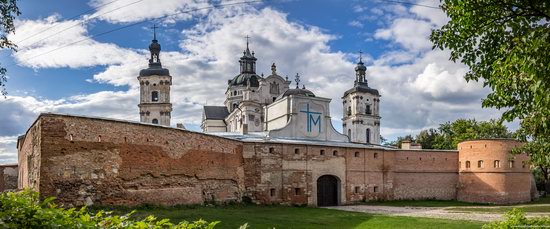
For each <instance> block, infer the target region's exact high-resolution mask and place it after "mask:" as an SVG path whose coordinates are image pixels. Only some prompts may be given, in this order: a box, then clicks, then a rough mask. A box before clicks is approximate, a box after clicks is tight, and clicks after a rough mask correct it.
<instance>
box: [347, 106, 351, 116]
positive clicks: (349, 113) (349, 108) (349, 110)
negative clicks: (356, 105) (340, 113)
mask: <svg viewBox="0 0 550 229" xmlns="http://www.w3.org/2000/svg"><path fill="white" fill-rule="evenodd" d="M350 115H351V107H348V116H350Z"/></svg>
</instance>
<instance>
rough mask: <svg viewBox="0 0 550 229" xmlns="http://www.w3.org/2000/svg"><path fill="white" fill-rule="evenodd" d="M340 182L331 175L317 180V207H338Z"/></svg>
mask: <svg viewBox="0 0 550 229" xmlns="http://www.w3.org/2000/svg"><path fill="white" fill-rule="evenodd" d="M339 194H340V180H339V179H338V177H336V176H333V175H323V176H320V177H319V178H318V179H317V206H336V205H338V203H339V202H340V201H339V196H340V195H339Z"/></svg>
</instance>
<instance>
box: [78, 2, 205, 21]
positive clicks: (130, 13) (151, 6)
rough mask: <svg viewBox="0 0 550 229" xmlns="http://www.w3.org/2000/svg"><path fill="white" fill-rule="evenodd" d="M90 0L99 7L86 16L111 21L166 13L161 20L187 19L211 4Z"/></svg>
mask: <svg viewBox="0 0 550 229" xmlns="http://www.w3.org/2000/svg"><path fill="white" fill-rule="evenodd" d="M110 2H113V1H112V0H92V1H91V2H90V6H92V7H100V8H99V10H98V11H96V12H95V13H94V14H92V15H89V16H87V17H86V18H98V19H101V20H105V21H108V22H111V23H127V22H135V21H143V20H147V19H155V18H160V17H164V16H167V15H174V16H170V17H166V18H163V20H162V21H163V22H175V21H179V20H189V19H191V18H192V16H202V15H206V14H207V13H208V10H207V9H204V10H200V9H203V8H207V7H210V6H212V5H211V4H210V3H208V1H202V0H162V1H159V0H119V1H116V2H113V3H110Z"/></svg>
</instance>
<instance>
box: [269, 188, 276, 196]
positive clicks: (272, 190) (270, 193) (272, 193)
mask: <svg viewBox="0 0 550 229" xmlns="http://www.w3.org/2000/svg"><path fill="white" fill-rule="evenodd" d="M269 196H275V189H274V188H272V189H269Z"/></svg>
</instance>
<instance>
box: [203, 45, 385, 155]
mask: <svg viewBox="0 0 550 229" xmlns="http://www.w3.org/2000/svg"><path fill="white" fill-rule="evenodd" d="M256 61H257V58H256V57H255V54H254V52H251V51H250V48H249V44H248V41H247V44H246V49H245V50H244V51H243V56H242V57H241V58H240V60H239V64H240V73H239V74H238V75H237V76H235V77H233V79H231V80H228V87H227V90H226V92H225V101H224V106H205V107H204V109H203V116H202V123H201V128H202V131H203V132H205V133H212V134H221V133H224V132H235V133H248V132H257V133H266V134H267V136H270V137H282V138H285V137H286V138H294V139H311V140H324V141H327V140H331V141H343V142H357V143H367V144H380V113H379V102H380V94H379V93H378V90H376V89H373V88H370V87H369V86H368V83H367V79H366V71H367V68H366V66H365V65H364V63H363V62H362V59H361V58H360V60H359V62H358V63H357V66H356V68H355V72H356V79H355V82H354V86H353V87H352V88H351V89H350V90H348V91H346V92H345V93H344V96H343V97H342V100H343V109H344V111H345V112H344V117H343V119H342V120H343V130H344V131H347V132H344V134H340V133H339V132H338V131H336V130H335V129H334V127H333V126H332V122H331V116H330V111H329V108H330V104H329V103H330V102H331V99H329V98H322V97H318V96H316V95H315V94H314V93H313V92H312V91H310V90H308V89H306V87H305V85H302V87H301V88H300V76H299V75H298V74H296V77H295V80H294V81H295V82H296V86H295V88H292V87H291V84H292V82H291V81H289V79H288V77H286V78H283V77H281V76H280V75H279V74H278V73H277V66H276V65H275V63H273V64H272V65H271V75H269V76H267V77H264V76H263V74H262V76H260V75H258V74H256ZM301 114H303V115H301ZM302 116H304V117H305V118H304V117H302ZM346 133H347V135H346Z"/></svg>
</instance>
